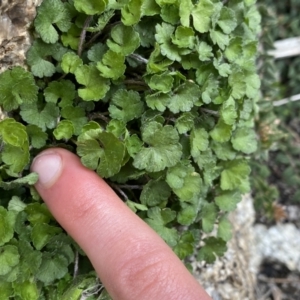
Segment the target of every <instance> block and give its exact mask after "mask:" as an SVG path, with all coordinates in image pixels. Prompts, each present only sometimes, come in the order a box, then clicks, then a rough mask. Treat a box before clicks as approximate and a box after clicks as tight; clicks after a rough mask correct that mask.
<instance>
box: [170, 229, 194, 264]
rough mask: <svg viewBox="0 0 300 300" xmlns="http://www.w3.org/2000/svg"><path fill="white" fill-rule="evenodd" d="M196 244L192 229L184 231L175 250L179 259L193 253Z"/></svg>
mask: <svg viewBox="0 0 300 300" xmlns="http://www.w3.org/2000/svg"><path fill="white" fill-rule="evenodd" d="M194 244H195V239H194V236H193V234H192V233H191V232H190V231H187V232H184V233H183V234H182V235H181V237H180V239H179V241H178V243H177V245H176V246H175V248H174V252H175V253H176V255H177V256H178V257H179V259H184V258H185V257H187V256H189V255H192V254H193V252H194Z"/></svg>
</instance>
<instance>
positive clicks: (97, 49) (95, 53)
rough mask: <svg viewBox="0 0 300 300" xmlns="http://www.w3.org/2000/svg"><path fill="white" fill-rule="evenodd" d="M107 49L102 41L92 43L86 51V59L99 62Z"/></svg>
mask: <svg viewBox="0 0 300 300" xmlns="http://www.w3.org/2000/svg"><path fill="white" fill-rule="evenodd" d="M106 51H107V46H106V45H105V44H102V43H97V44H95V45H93V46H92V47H91V48H90V49H89V51H88V52H87V56H88V59H89V60H90V61H93V62H96V63H97V62H99V61H101V60H102V58H103V55H104V53H105V52H106Z"/></svg>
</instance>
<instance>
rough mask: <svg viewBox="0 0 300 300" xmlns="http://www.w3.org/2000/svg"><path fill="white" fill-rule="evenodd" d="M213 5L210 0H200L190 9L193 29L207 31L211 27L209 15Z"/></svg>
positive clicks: (211, 13) (201, 31) (213, 7)
mask: <svg viewBox="0 0 300 300" xmlns="http://www.w3.org/2000/svg"><path fill="white" fill-rule="evenodd" d="M214 10H215V5H214V3H213V2H211V1H210V0H201V1H200V2H198V4H197V5H196V6H195V7H194V9H193V10H192V17H193V21H194V27H195V29H196V30H197V31H198V32H200V33H205V32H207V31H208V30H209V29H210V27H211V16H212V15H213V13H214Z"/></svg>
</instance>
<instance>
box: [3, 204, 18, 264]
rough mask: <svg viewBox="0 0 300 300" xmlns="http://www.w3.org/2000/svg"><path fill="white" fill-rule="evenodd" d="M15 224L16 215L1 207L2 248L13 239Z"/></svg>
mask: <svg viewBox="0 0 300 300" xmlns="http://www.w3.org/2000/svg"><path fill="white" fill-rule="evenodd" d="M14 223H15V217H14V214H13V213H12V212H11V211H7V210H6V209H5V208H4V207H3V206H0V246H2V245H4V244H6V243H7V242H9V241H10V240H11V239H12V237H13V235H14ZM0 268H1V264H0Z"/></svg>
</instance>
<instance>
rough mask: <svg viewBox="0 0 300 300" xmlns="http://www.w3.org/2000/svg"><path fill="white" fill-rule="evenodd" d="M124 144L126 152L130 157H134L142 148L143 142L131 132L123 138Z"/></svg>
mask: <svg viewBox="0 0 300 300" xmlns="http://www.w3.org/2000/svg"><path fill="white" fill-rule="evenodd" d="M125 146H126V149H127V152H128V154H129V155H130V156H131V157H135V155H136V154H137V153H138V152H139V151H140V150H141V149H142V147H143V142H142V141H141V140H140V138H139V137H138V136H137V135H136V134H133V135H131V136H130V137H128V138H127V139H126V140H125Z"/></svg>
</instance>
